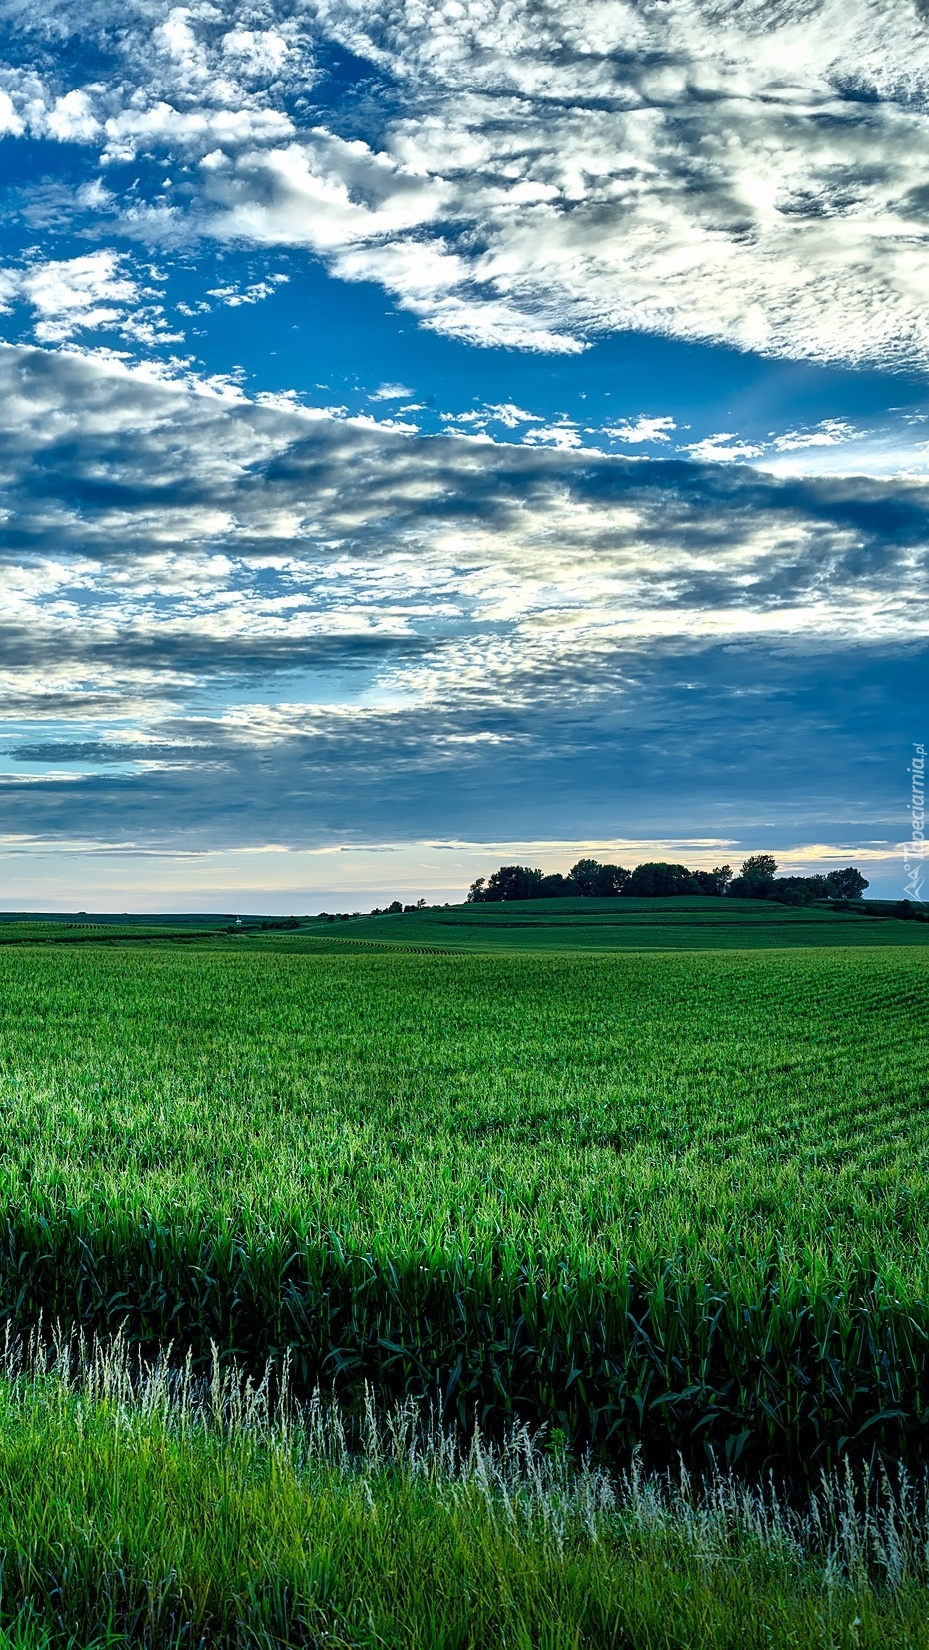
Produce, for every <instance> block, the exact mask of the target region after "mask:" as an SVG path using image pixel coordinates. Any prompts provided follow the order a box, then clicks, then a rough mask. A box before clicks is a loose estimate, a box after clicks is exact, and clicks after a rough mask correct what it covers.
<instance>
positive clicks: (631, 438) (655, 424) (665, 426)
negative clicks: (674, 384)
mask: <svg viewBox="0 0 929 1650" xmlns="http://www.w3.org/2000/svg"><path fill="white" fill-rule="evenodd" d="M676 429H677V425H676V423H675V422H674V419H673V418H646V417H645V415H644V414H642V415H641V416H640V417H638V418H637V419H635V420H634V421H633V422H630V423H625V424H609V425H606V426H605V427H604V431H603V433H604V435H608V436H609V437H610V439H611V440H612V441H625V442H629V443H632V444H635V443H637V442H639V441H669V440H670V433H669V432H670V431H671V430H676Z"/></svg>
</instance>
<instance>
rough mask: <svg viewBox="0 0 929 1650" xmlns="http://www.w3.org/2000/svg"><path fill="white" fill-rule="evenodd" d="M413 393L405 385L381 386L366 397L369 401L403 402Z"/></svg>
mask: <svg viewBox="0 0 929 1650" xmlns="http://www.w3.org/2000/svg"><path fill="white" fill-rule="evenodd" d="M412 394H413V391H412V390H411V389H409V388H408V387H407V385H406V384H381V385H379V387H378V388H377V389H376V390H374V391H372V393H371V394H370V395H369V396H368V400H369V401H405V400H406V399H407V397H408V396H411V395H412Z"/></svg>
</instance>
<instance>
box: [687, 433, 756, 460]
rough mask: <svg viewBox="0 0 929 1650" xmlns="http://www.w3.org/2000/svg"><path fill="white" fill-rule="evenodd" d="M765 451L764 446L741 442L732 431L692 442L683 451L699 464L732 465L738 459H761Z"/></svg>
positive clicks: (751, 442)
mask: <svg viewBox="0 0 929 1650" xmlns="http://www.w3.org/2000/svg"><path fill="white" fill-rule="evenodd" d="M764 450H765V449H764V446H763V445H761V446H759V445H758V444H757V443H756V442H753V441H740V440H739V438H738V437H737V436H735V435H733V434H732V432H731V431H723V432H722V433H721V434H719V435H709V436H706V437H705V438H704V439H703V440H702V441H692V442H690V443H689V445H687V446H685V447H684V449H683V451H684V452H685V453H689V454H690V456H691V458H693V459H695V460H696V461H697V463H699V464H714V463H715V464H731V463H734V462H735V461H736V460H738V459H742V460H743V461H744V460H746V459H752V458H760V457H761V456H762V454H763V452H764Z"/></svg>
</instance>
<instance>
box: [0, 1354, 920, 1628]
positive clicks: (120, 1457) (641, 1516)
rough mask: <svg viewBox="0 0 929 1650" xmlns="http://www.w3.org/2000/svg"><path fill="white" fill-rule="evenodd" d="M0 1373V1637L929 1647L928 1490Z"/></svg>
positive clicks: (162, 1383)
mask: <svg viewBox="0 0 929 1650" xmlns="http://www.w3.org/2000/svg"><path fill="white" fill-rule="evenodd" d="M131 1373H132V1372H131V1368H130V1366H129V1365H128V1364H127V1362H126V1360H125V1359H124V1358H122V1357H121V1356H120V1355H119V1354H117V1355H115V1356H114V1355H113V1354H112V1353H111V1354H110V1355H108V1356H104V1357H99V1356H98V1357H97V1358H96V1359H95V1360H93V1361H92V1363H91V1364H90V1366H85V1367H84V1369H83V1370H82V1372H81V1375H80V1378H79V1381H78V1382H77V1383H75V1382H74V1381H73V1380H72V1379H70V1378H69V1377H68V1375H67V1374H65V1373H62V1372H61V1369H60V1368H59V1370H58V1371H52V1372H51V1373H45V1374H42V1375H40V1376H38V1377H37V1376H35V1375H32V1376H29V1377H22V1376H20V1377H17V1376H16V1375H15V1374H13V1373H12V1372H11V1370H10V1368H9V1365H8V1367H7V1370H6V1373H4V1374H3V1375H2V1376H0V1555H2V1590H0V1643H3V1644H10V1645H13V1644H15V1645H17V1646H26V1645H35V1646H37V1647H38V1646H40V1645H52V1644H55V1645H65V1644H68V1645H72V1644H73V1645H78V1644H79V1645H82V1646H88V1645H97V1644H99V1645H101V1646H102V1645H114V1644H122V1643H129V1642H132V1643H145V1644H148V1645H150V1646H152V1647H153V1650H160V1647H161V1646H174V1645H178V1646H181V1645H196V1644H201V1645H214V1644H215V1645H217V1646H221V1645H230V1646H232V1645H235V1646H239V1645H243V1646H244V1645H265V1646H276V1645H295V1646H319V1647H322V1646H341V1647H348V1646H353V1647H358V1650H361V1647H365V1650H367V1647H371V1650H374V1647H375V1646H378V1647H383V1646H396V1647H397V1650H400V1647H403V1650H452V1647H454V1650H466V1647H472V1646H473V1647H474V1650H484V1647H487V1646H495V1645H496V1646H500V1647H506V1650H511V1647H517V1650H539V1647H541V1650H568V1647H579V1646H582V1645H589V1646H601V1645H602V1646H616V1647H627V1650H632V1647H634V1650H650V1647H652V1646H654V1647H656V1650H658V1647H659V1646H660V1647H662V1650H671V1647H679V1650H703V1647H706V1650H710V1647H712V1650H723V1647H726V1650H729V1647H732V1650H736V1647H738V1650H754V1647H756V1646H757V1647H758V1650H761V1647H762V1646H766V1647H771V1646H784V1647H785V1650H786V1647H787V1646H792V1647H805V1646H810V1647H812V1646H822V1647H827V1646H828V1647H830V1650H832V1647H835V1650H838V1647H846V1646H848V1647H849V1650H851V1647H852V1646H856V1647H862V1646H874V1647H875V1650H877V1647H879V1646H901V1647H902V1646H911V1647H916V1646H926V1645H929V1622H927V1609H926V1600H927V1596H929V1595H927V1581H929V1560H927V1538H929V1523H927V1518H926V1513H925V1505H924V1495H922V1494H920V1495H919V1496H917V1495H916V1494H914V1493H913V1491H912V1490H911V1489H909V1487H908V1486H907V1485H906V1483H905V1481H896V1482H895V1483H894V1485H893V1487H891V1485H890V1484H888V1483H884V1484H883V1485H881V1484H875V1485H872V1488H871V1495H870V1497H869V1496H868V1495H867V1493H866V1492H865V1491H864V1488H863V1486H862V1485H861V1484H858V1485H857V1486H855V1485H854V1484H853V1482H852V1480H851V1479H848V1478H847V1479H846V1480H845V1481H844V1482H843V1481H836V1482H832V1483H829V1482H824V1483H822V1484H821V1485H820V1486H819V1488H818V1491H817V1494H816V1495H815V1496H814V1497H812V1498H811V1499H809V1500H808V1501H807V1502H806V1503H805V1504H804V1505H803V1506H801V1507H799V1508H797V1507H793V1508H790V1507H788V1506H787V1505H786V1504H780V1503H779V1502H778V1500H777V1498H776V1496H775V1495H774V1494H773V1493H772V1492H771V1490H770V1489H768V1490H767V1491H754V1492H753V1491H749V1490H747V1489H745V1488H744V1487H739V1486H738V1485H736V1484H735V1483H734V1482H733V1481H731V1480H727V1479H717V1480H716V1481H715V1482H713V1483H712V1484H710V1485H709V1486H708V1487H706V1488H704V1489H703V1490H699V1491H698V1490H696V1489H695V1488H694V1487H693V1486H691V1485H690V1484H689V1483H688V1482H687V1481H686V1480H679V1481H678V1482H676V1483H672V1482H671V1481H670V1480H664V1481H658V1480H649V1479H647V1478H644V1477H642V1476H641V1475H640V1474H638V1473H636V1472H633V1473H632V1474H631V1475H626V1476H624V1477H622V1478H619V1479H611V1478H610V1477H608V1476H607V1475H605V1474H604V1473H603V1472H599V1471H595V1470H593V1469H589V1468H588V1469H580V1470H578V1469H576V1468H573V1467H571V1466H570V1465H569V1464H568V1462H567V1460H566V1458H565V1457H564V1455H563V1452H561V1451H560V1450H554V1451H553V1450H552V1449H551V1448H548V1449H546V1448H545V1447H544V1445H543V1446H541V1447H540V1446H538V1445H533V1444H532V1443H531V1441H530V1440H529V1439H528V1437H527V1435H525V1434H519V1433H517V1434H514V1435H513V1436H512V1437H511V1439H510V1441H509V1442H508V1444H506V1445H504V1446H502V1447H500V1448H497V1449H496V1450H494V1449H490V1448H488V1447H487V1446H484V1445H482V1444H480V1442H479V1441H474V1442H472V1444H471V1446H470V1447H469V1448H468V1449H467V1450H466V1451H462V1450H461V1449H460V1448H457V1447H456V1446H455V1444H454V1443H453V1442H452V1440H451V1439H450V1438H449V1437H448V1436H447V1435H443V1434H442V1433H440V1432H438V1431H436V1430H434V1429H432V1430H430V1429H429V1427H424V1426H423V1425H421V1424H420V1423H419V1422H418V1421H417V1419H416V1415H415V1412H414V1411H413V1410H412V1409H410V1408H409V1407H408V1408H407V1409H406V1410H405V1411H400V1412H395V1413H394V1414H393V1415H392V1416H388V1417H387V1418H386V1419H382V1420H381V1422H378V1420H377V1419H376V1418H375V1416H374V1414H373V1412H369V1414H368V1417H367V1420H366V1422H365V1423H364V1425H363V1427H362V1429H361V1435H360V1437H359V1438H357V1439H356V1440H354V1444H355V1447H354V1448H353V1447H352V1445H351V1441H350V1440H349V1439H348V1438H347V1437H346V1435H345V1432H344V1430H343V1427H342V1424H341V1422H339V1421H338V1420H337V1419H336V1418H335V1417H334V1415H333V1414H332V1413H331V1412H330V1413H327V1412H326V1411H325V1410H324V1409H323V1408H322V1407H321V1406H320V1405H319V1404H318V1403H317V1404H314V1405H312V1406H310V1408H309V1409H308V1410H304V1411H302V1412H300V1411H298V1412H296V1413H294V1412H291V1413H290V1415H289V1417H288V1418H286V1419H285V1418H283V1416H282V1414H278V1415H275V1414H274V1413H272V1412H271V1411H270V1409H269V1405H268V1403H267V1398H266V1393H264V1392H263V1391H262V1390H258V1391H257V1392H256V1391H255V1389H253V1388H252V1389H248V1388H244V1387H243V1386H242V1385H241V1384H239V1383H237V1382H236V1381H235V1380H234V1379H232V1378H230V1377H229V1376H228V1375H227V1376H226V1377H224V1378H221V1377H219V1376H214V1379H213V1381H212V1383H211V1385H210V1387H209V1388H208V1389H205V1390H200V1389H198V1388H197V1387H196V1385H195V1384H193V1383H191V1382H190V1380H189V1377H188V1379H187V1381H185V1380H184V1378H183V1376H181V1377H179V1378H177V1379H175V1380H174V1381H173V1382H172V1381H171V1380H170V1379H166V1377H165V1374H164V1372H163V1371H162V1372H160V1373H159V1372H156V1373H155V1374H153V1375H149V1376H148V1377H147V1378H144V1379H143V1380H142V1381H141V1382H139V1381H138V1380H136V1381H133V1380H132V1379H131Z"/></svg>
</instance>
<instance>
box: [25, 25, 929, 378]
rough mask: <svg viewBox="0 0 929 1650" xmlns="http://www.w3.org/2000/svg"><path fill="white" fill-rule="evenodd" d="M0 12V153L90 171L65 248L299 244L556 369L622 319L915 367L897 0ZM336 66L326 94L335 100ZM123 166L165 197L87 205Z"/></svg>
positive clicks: (917, 178) (922, 326)
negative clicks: (20, 144) (347, 89)
mask: <svg viewBox="0 0 929 1650" xmlns="http://www.w3.org/2000/svg"><path fill="white" fill-rule="evenodd" d="M4 14H5V18H6V22H7V25H8V31H9V42H8V44H9V50H8V53H7V62H6V64H5V65H3V66H0V88H2V90H0V129H2V130H4V131H5V132H6V133H7V134H8V135H9V136H10V137H11V138H13V139H15V138H17V137H22V138H25V137H29V136H31V137H33V138H40V139H42V140H45V141H46V142H48V143H53V144H57V145H59V146H62V147H63V148H67V149H68V150H69V151H72V152H77V151H86V152H87V154H88V156H92V157H93V159H94V162H96V160H97V158H98V157H99V158H101V159H102V163H103V172H102V174H101V177H100V178H98V179H96V182H95V184H87V183H85V185H84V186H83V193H82V192H81V190H75V191H73V198H72V200H71V207H70V219H69V221H72V222H73V223H75V224H76V223H80V224H81V225H82V233H84V234H87V235H94V234H102V233H108V234H120V235H122V236H126V235H128V236H130V237H134V238H136V239H141V240H142V241H147V242H149V243H150V244H152V245H153V246H160V247H162V248H177V247H184V246H186V245H191V244H194V243H196V242H197V241H198V240H201V239H202V238H203V237H207V238H211V239H212V240H214V241H216V242H219V243H224V244H233V245H242V244H245V245H252V246H255V247H262V246H289V247H305V248H309V249H311V250H312V251H313V252H315V253H317V254H318V255H319V256H320V257H322V258H323V259H324V260H325V261H326V262H327V264H328V266H329V267H330V268H331V269H332V270H333V271H334V272H335V273H337V274H339V275H341V276H343V277H345V278H347V279H349V280H358V279H373V280H376V281H379V282H381V283H382V284H383V286H384V287H385V288H386V289H388V291H390V292H391V293H392V294H393V295H394V297H395V299H396V300H397V301H398V302H399V303H400V305H402V306H405V307H406V308H408V309H410V310H412V311H413V312H414V313H415V314H417V315H418V316H419V317H420V318H421V319H422V321H423V322H424V323H425V324H426V325H428V326H430V327H433V328H435V329H438V330H439V331H442V332H445V333H448V334H451V335H454V336H457V337H460V338H465V339H469V340H472V341H474V342H477V343H482V344H494V343H497V344H500V343H502V344H509V345H513V344H515V345H519V346H522V347H528V348H538V349H546V350H559V349H560V350H565V351H574V350H578V349H580V348H582V347H583V345H584V343H585V341H586V340H587V339H589V338H590V337H593V336H596V335H598V334H600V333H603V332H605V331H610V330H615V329H617V328H629V327H631V328H639V329H645V330H652V331H663V332H668V333H672V334H675V335H677V336H679V337H685V338H702V339H715V340H724V341H726V342H729V343H734V344H736V345H738V346H740V347H745V348H751V349H755V350H762V351H769V352H773V353H779V354H782V355H789V356H795V357H813V358H817V359H821V360H845V361H853V362H854V361H864V360H878V361H881V362H884V363H890V364H893V363H901V362H911V363H916V364H921V365H924V364H925V362H926V360H927V358H929V329H927V319H926V309H925V303H924V294H925V291H926V286H927V275H929V262H927V241H926V237H927V207H929V197H927V192H926V183H925V178H926V175H927V166H929V121H927V109H929V27H927V19H926V15H925V8H924V7H923V6H922V4H921V3H915V0H913V3H911V0H898V3H896V4H893V5H889V6H888V5H887V4H886V3H885V0H855V3H854V4H850V3H849V0H673V3H670V4H669V3H667V0H644V3H642V0H590V3H589V4H586V5H584V6H575V7H571V6H564V5H561V4H556V3H555V0H536V3H535V4H533V5H531V6H527V5H523V4H518V3H516V0H473V3H471V4H469V5H467V6H463V5H461V4H459V3H458V0H447V3H441V0H439V3H435V4H428V5H427V4H423V3H422V0H393V3H386V4H385V3H383V0H378V3H374V0H309V3H308V4H306V5H304V6H302V7H301V8H299V10H297V11H294V9H293V8H292V7H290V6H289V5H284V4H275V3H274V0H265V3H260V4H249V5H247V6H245V5H238V4H235V3H225V4H222V5H219V4H217V5H213V4H211V5H203V4H193V5H184V6H178V5H171V4H168V3H165V0H154V3H152V4H145V5H141V4H132V3H131V0H130V3H129V4H120V5H119V6H118V7H117V6H116V5H114V4H112V3H108V0H97V3H96V4H84V3H81V4H78V3H77V0H70V3H69V0H65V3H63V4H62V5H60V6H58V7H56V8H55V11H54V15H53V16H49V15H46V14H45V13H43V14H42V15H41V16H40V17H39V18H38V20H37V19H36V16H35V12H34V9H33V8H29V7H26V6H25V5H21V4H18V3H14V0H10V3H8V4H7V5H6V6H5V7H4ZM333 54H341V56H340V58H339V61H340V62H342V63H344V62H346V61H347V62H349V63H352V64H353V65H354V67H355V81H356V85H355V89H354V91H353V92H352V94H351V95H347V94H346V95H344V96H336V95H335V94H334V93H333V90H332V85H333V82H332V77H331V70H332V65H333V61H334V56H333ZM346 54H350V55H348V56H347V55H346ZM137 159H139V160H141V161H143V162H145V161H151V163H152V165H153V166H155V167H157V166H162V167H163V166H165V165H168V164H173V163H175V162H177V163H178V164H179V165H183V167H184V169H185V171H184V186H183V189H180V190H176V191H174V193H172V192H171V190H170V189H167V190H166V189H165V188H163V187H162V183H163V182H164V181H165V180H162V179H161V178H160V175H158V174H153V180H154V181H152V182H151V183H150V184H146V183H144V182H143V184H142V186H141V187H140V186H139V177H138V176H137V177H136V178H135V179H134V180H133V181H132V182H131V186H128V185H125V184H123V183H121V182H120V183H117V182H115V181H114V185H113V188H112V189H109V188H108V187H105V186H104V185H105V178H106V176H108V175H111V176H112V178H113V179H114V180H116V179H117V177H121V176H122V174H121V173H120V171H119V168H120V165H121V164H122V163H123V162H128V161H132V162H133V163H134V162H135V161H136V160H137ZM108 168H109V172H108ZM166 181H167V183H170V179H168V180H166ZM59 261H60V260H59ZM14 274H15V272H14ZM11 278H13V277H11ZM16 278H20V279H22V277H21V276H16ZM132 278H133V277H132V276H131V275H130V274H129V273H125V274H124V275H123V277H122V279H123V280H129V279H132ZM115 279H116V276H115V275H111V282H112V280H115ZM29 280H31V282H32V289H33V293H35V292H38V293H39V296H40V298H41V283H40V277H39V276H38V275H37V274H36V272H35V270H32V272H31V274H30V276H29ZM37 283H38V284H37ZM27 284H28V283H27ZM25 295H26V296H27V297H28V296H29V292H28V291H27V292H26V294H25ZM39 321H40V324H41V325H43V326H45V327H46V329H48V328H49V327H54V325H55V320H54V318H53V317H50V316H49V315H48V314H47V313H45V314H43V312H42V311H41V308H40V310H39ZM47 335H48V334H47Z"/></svg>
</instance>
